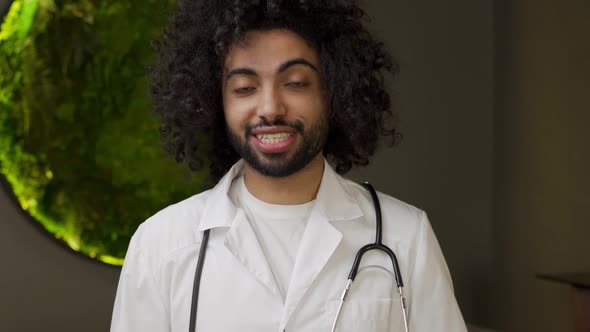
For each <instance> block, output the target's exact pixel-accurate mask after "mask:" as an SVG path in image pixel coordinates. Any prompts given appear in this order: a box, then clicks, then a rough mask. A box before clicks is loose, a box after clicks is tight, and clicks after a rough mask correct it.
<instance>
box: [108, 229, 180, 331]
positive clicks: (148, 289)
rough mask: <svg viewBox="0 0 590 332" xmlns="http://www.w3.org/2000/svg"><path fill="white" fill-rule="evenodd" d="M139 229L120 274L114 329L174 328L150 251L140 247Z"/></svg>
mask: <svg viewBox="0 0 590 332" xmlns="http://www.w3.org/2000/svg"><path fill="white" fill-rule="evenodd" d="M137 233H139V232H137ZM137 233H136V235H134V237H133V238H132V239H131V242H130V244H129V249H128V250H127V254H126V256H125V263H124V264H123V269H122V270H121V276H120V277H119V285H118V288H117V296H116V298H115V305H114V308H113V317H112V320H111V330H110V331H111V332H138V331H141V332H166V331H170V322H169V315H168V314H167V312H168V309H167V305H166V304H165V303H166V302H165V301H164V300H163V299H164V297H163V296H162V294H161V293H160V290H159V289H158V286H157V284H156V282H155V278H154V271H153V269H152V267H151V266H150V264H148V261H147V259H146V255H145V254H144V253H142V251H141V249H140V248H138V245H137V242H138V241H137V237H138V236H137V235H138V234H137Z"/></svg>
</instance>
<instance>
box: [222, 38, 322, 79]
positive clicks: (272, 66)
mask: <svg viewBox="0 0 590 332" xmlns="http://www.w3.org/2000/svg"><path fill="white" fill-rule="evenodd" d="M294 58H303V59H306V60H307V61H309V62H310V63H312V64H314V65H316V67H318V68H319V59H318V55H317V53H316V51H315V50H314V49H313V48H312V47H311V46H310V45H309V44H308V43H307V42H306V41H305V39H303V38H302V37H301V36H299V35H298V34H296V33H294V32H292V31H289V30H283V29H280V30H279V29H275V30H268V31H258V30H256V31H249V32H247V33H246V35H245V37H244V42H243V43H240V44H234V45H232V46H231V47H230V48H229V51H228V54H227V56H226V58H225V69H226V70H231V69H232V68H236V67H251V68H255V69H256V70H260V71H265V70H269V71H274V70H276V68H278V67H279V66H280V65H281V64H282V63H284V62H286V61H288V60H290V59H294Z"/></svg>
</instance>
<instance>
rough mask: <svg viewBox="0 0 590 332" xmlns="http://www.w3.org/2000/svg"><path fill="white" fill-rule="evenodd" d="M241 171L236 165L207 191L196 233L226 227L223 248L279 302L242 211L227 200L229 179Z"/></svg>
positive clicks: (240, 165)
mask: <svg viewBox="0 0 590 332" xmlns="http://www.w3.org/2000/svg"><path fill="white" fill-rule="evenodd" d="M242 169H243V160H240V161H238V162H237V163H236V164H235V165H234V166H233V167H232V168H231V169H230V170H229V171H228V172H227V174H226V175H225V176H224V177H223V178H222V179H221V180H220V181H219V183H218V184H217V185H216V186H215V188H213V189H212V190H211V194H210V196H209V198H208V200H207V203H206V205H205V210H204V212H203V215H202V218H201V222H200V223H199V224H198V227H197V231H198V232H203V231H204V230H206V229H211V228H218V227H228V228H229V229H228V230H227V233H226V234H225V239H224V246H225V247H226V249H227V250H228V251H229V252H230V253H231V254H232V255H233V256H234V257H235V258H236V260H237V261H238V262H239V263H240V264H241V265H243V266H244V268H245V269H246V271H248V272H249V273H251V274H252V275H253V276H254V277H255V278H256V279H257V280H258V281H260V283H261V284H262V285H264V286H265V287H266V288H267V289H268V290H269V291H270V292H272V293H273V294H277V295H278V296H279V299H281V300H282V297H281V296H280V292H279V290H278V286H277V284H276V281H275V279H274V275H273V274H272V272H271V269H270V265H269V264H268V261H267V259H266V256H265V255H264V252H263V251H262V248H261V246H260V243H259V242H258V238H257V237H256V235H255V233H254V230H253V229H252V226H251V225H250V223H249V222H248V220H247V219H246V216H245V215H244V212H243V210H241V209H238V208H237V207H236V206H235V205H234V204H233V202H232V201H231V199H230V198H229V196H228V192H229V190H230V187H231V184H232V181H233V179H234V178H235V177H236V176H238V175H239V174H240V172H241V171H242Z"/></svg>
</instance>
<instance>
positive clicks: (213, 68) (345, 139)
mask: <svg viewBox="0 0 590 332" xmlns="http://www.w3.org/2000/svg"><path fill="white" fill-rule="evenodd" d="M364 18H365V13H364V11H363V10H362V9H361V8H359V6H358V5H357V4H356V3H355V2H354V1H346V0H340V1H339V0H313V1H311V0H266V1H265V0H215V1H211V0H178V3H177V7H176V11H175V13H174V14H173V15H172V18H171V21H170V24H169V26H168V27H167V28H166V29H165V30H164V33H163V35H162V38H161V39H160V40H158V41H157V42H156V43H155V49H156V53H157V60H156V62H155V63H154V65H153V66H152V67H151V94H152V98H153V103H154V112H155V113H156V115H157V116H158V118H159V121H160V133H161V142H162V146H163V147H164V149H165V150H166V151H167V152H168V153H170V154H171V155H173V156H174V157H175V159H176V161H177V162H179V163H183V162H184V161H185V160H186V161H187V162H188V166H189V167H190V169H191V170H193V171H197V170H201V169H203V168H204V167H209V168H210V172H211V175H212V176H213V177H214V178H217V179H218V178H220V177H221V176H223V174H225V172H227V171H228V170H229V168H230V167H231V165H232V164H233V163H235V162H236V161H237V160H238V158H239V156H238V155H237V153H236V152H235V151H234V150H233V148H232V147H231V145H230V143H229V140H228V138H227V133H226V124H225V119H224V115H223V104H222V95H221V84H222V72H223V65H224V61H225V56H226V54H227V52H228V49H229V47H230V46H231V45H233V44H235V43H240V42H241V41H243V40H244V36H245V33H246V32H248V31H252V30H270V29H287V30H290V31H293V32H295V33H297V34H298V35H300V36H301V37H302V38H304V39H305V40H306V41H307V42H308V43H309V44H310V45H311V46H312V47H313V48H314V49H315V51H316V52H317V54H318V56H319V59H320V63H321V69H320V72H321V75H322V78H323V81H324V84H325V89H326V97H327V100H326V105H327V109H328V119H329V134H328V139H327V142H326V145H325V147H324V150H323V151H324V155H325V156H326V158H328V160H329V161H330V162H331V163H333V164H334V166H335V168H336V171H337V172H339V173H341V174H342V173H346V172H347V171H349V170H350V169H351V167H352V166H353V165H363V166H364V165H367V164H368V163H369V157H370V156H371V155H373V153H374V152H375V149H376V148H377V146H378V144H379V141H380V137H381V136H387V137H389V138H390V139H391V140H390V141H391V143H392V145H393V144H395V143H397V142H398V141H399V140H400V139H401V134H400V133H399V132H398V131H397V128H396V125H397V124H396V122H397V114H395V113H393V111H392V110H391V107H390V106H391V105H390V96H389V94H388V92H387V91H386V89H385V84H384V74H385V73H390V74H392V75H393V74H396V73H397V71H398V64H397V63H396V62H395V61H394V59H393V58H392V57H391V56H390V55H389V54H388V53H387V52H386V51H385V48H384V45H383V43H381V42H379V41H376V40H375V39H374V37H373V36H372V35H371V34H370V33H369V32H368V31H367V29H366V28H365V27H364V26H363V21H364ZM214 144H215V146H214Z"/></svg>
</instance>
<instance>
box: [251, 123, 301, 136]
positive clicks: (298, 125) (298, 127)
mask: <svg viewBox="0 0 590 332" xmlns="http://www.w3.org/2000/svg"><path fill="white" fill-rule="evenodd" d="M275 126H285V127H290V128H293V129H295V130H296V131H297V132H298V133H300V134H301V135H303V131H304V126H303V122H301V121H299V120H295V121H292V122H287V121H285V120H283V119H277V120H275V121H269V120H267V119H261V120H260V122H258V123H256V124H249V125H247V126H246V137H248V136H250V135H251V134H252V130H254V129H256V128H261V127H275Z"/></svg>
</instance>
